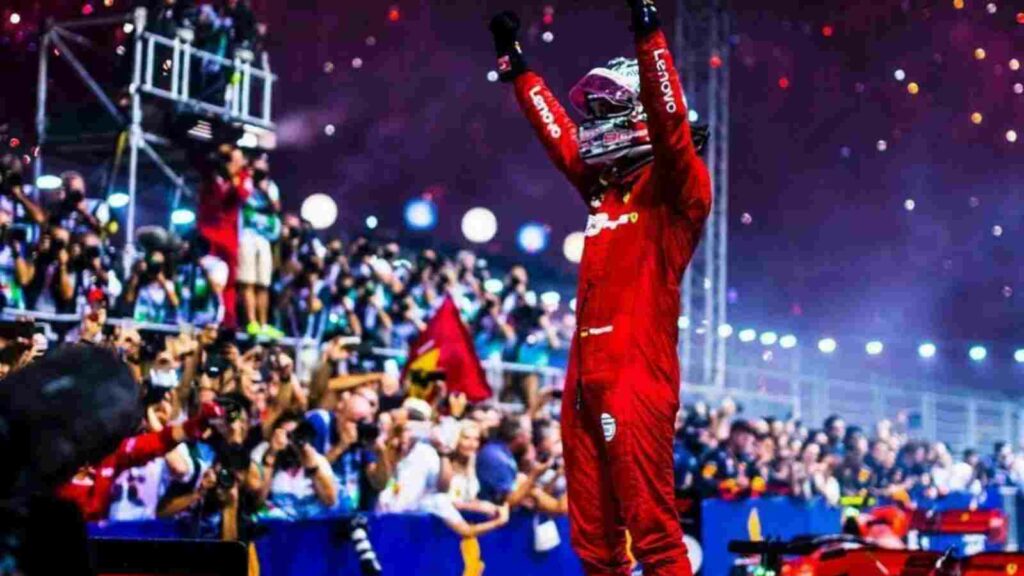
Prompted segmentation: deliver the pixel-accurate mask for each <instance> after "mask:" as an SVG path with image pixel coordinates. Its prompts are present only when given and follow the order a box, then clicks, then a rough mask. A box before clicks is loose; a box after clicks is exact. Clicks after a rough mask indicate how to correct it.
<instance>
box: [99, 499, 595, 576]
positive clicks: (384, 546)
mask: <svg viewBox="0 0 1024 576" xmlns="http://www.w3.org/2000/svg"><path fill="white" fill-rule="evenodd" d="M369 520H370V522H369V526H370V528H369V532H370V541H371V542H372V543H373V545H374V548H375V549H376V551H377V556H378V558H379V559H380V562H381V565H382V566H383V568H384V574H396V575H398V574H423V575H428V574H429V575H430V576H461V575H463V574H467V575H469V574H481V572H480V571H479V570H477V568H479V566H480V563H482V564H483V567H484V570H483V572H482V574H486V576H525V575H527V574H558V575H560V576H582V574H583V571H582V569H581V567H580V563H579V560H578V559H577V558H576V556H575V554H573V552H572V549H571V548H570V547H569V527H568V520H567V519H565V518H558V519H556V524H557V526H558V532H559V535H560V536H561V544H560V545H559V546H558V547H556V548H554V549H553V550H550V551H548V552H543V553H538V552H535V551H534V549H533V545H534V537H533V530H534V528H533V524H534V522H533V515H532V514H527V513H522V514H514V515H513V516H512V519H511V520H510V522H509V524H508V525H507V526H505V527H503V528H501V529H500V530H497V531H495V532H491V533H490V534H487V535H484V536H481V537H480V538H479V540H477V541H474V540H470V541H460V540H459V537H458V536H456V535H455V533H454V532H452V531H451V530H449V529H448V528H447V527H446V526H445V525H444V524H443V523H442V522H441V520H439V519H437V518H434V517H431V516H413V515H394V514H392V515H378V516H371V517H370V519H369ZM343 524H344V522H343V521H342V520H341V519H337V518H335V519H320V520H307V521H303V522H265V523H263V526H265V527H266V531H265V534H264V535H262V536H260V537H259V538H257V540H256V551H257V557H258V559H259V563H260V574H263V575H265V576H328V575H331V576H333V575H337V574H360V573H361V572H360V570H359V562H358V558H357V557H356V554H355V551H354V549H353V546H352V543H351V542H350V541H348V540H347V539H346V538H345V536H344V529H343ZM191 533H192V531H191V527H190V526H186V525H184V524H182V523H177V522H172V521H154V522H121V523H107V524H95V525H92V526H90V529H89V535H90V536H91V537H94V538H104V537H105V538H187V537H189V535H190V534H191Z"/></svg>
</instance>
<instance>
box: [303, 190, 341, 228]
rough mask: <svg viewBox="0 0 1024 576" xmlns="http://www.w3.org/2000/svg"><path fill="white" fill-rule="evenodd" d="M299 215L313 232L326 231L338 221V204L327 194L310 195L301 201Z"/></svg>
mask: <svg viewBox="0 0 1024 576" xmlns="http://www.w3.org/2000/svg"><path fill="white" fill-rule="evenodd" d="M299 214H300V215H301V216H302V219H303V220H305V221H307V222H309V223H310V224H311V225H312V226H313V229H314V230H326V229H327V228H330V227H331V226H333V225H334V222H335V221H336V220H337V219H338V204H337V203H336V202H335V201H334V198H331V197H330V196H328V195H327V194H321V193H317V194H310V195H309V196H308V197H307V198H306V199H305V200H303V201H302V208H301V210H300V211H299Z"/></svg>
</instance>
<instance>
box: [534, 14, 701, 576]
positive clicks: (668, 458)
mask: <svg viewBox="0 0 1024 576" xmlns="http://www.w3.org/2000/svg"><path fill="white" fill-rule="evenodd" d="M637 52H638V59H639V65H640V74H641V90H640V98H641V102H642V103H643V105H644V110H645V111H646V113H647V115H648V129H649V131H650V137H651V140H652V148H653V155H654V159H653V161H652V162H651V163H649V164H647V165H645V166H643V167H641V168H639V169H637V170H635V171H634V172H632V173H631V174H627V175H624V176H616V175H615V174H614V173H611V174H610V173H609V171H608V170H604V171H602V170H601V169H600V168H597V167H592V166H588V165H587V164H585V163H584V162H583V161H582V160H581V158H580V154H579V150H578V144H577V127H576V125H575V124H574V123H573V121H572V120H571V119H570V118H569V116H568V115H567V114H566V112H565V109H564V108H563V107H562V106H561V105H560V104H559V103H558V101H557V100H556V99H555V98H554V96H553V95H552V94H551V92H550V90H549V89H548V87H547V86H546V85H545V84H544V81H543V80H542V79H541V78H540V76H538V75H537V74H534V73H533V72H526V73H524V74H521V75H520V76H518V77H517V78H516V79H515V89H516V96H517V99H518V101H519V104H520V106H521V108H522V109H523V111H524V113H525V114H526V116H527V117H528V118H529V120H530V122H531V124H532V125H533V127H534V129H535V130H536V132H537V134H538V135H539V136H540V139H541V141H542V142H543V144H544V147H545V148H546V149H547V152H548V155H549V156H550V157H551V160H552V161H554V163H555V165H556V167H557V168H558V169H559V170H560V171H562V172H563V173H564V174H565V175H566V176H567V177H568V179H569V181H570V182H571V183H572V185H573V186H574V187H575V188H576V189H577V190H579V191H580V193H581V194H582V196H583V198H584V200H585V201H586V202H587V203H588V206H589V216H588V220H587V227H586V241H585V244H584V246H585V247H584V251H583V260H582V263H581V268H580V273H579V288H578V294H577V316H578V319H577V332H576V334H575V336H574V338H573V343H572V350H571V352H570V354H571V356H570V361H569V369H568V373H567V378H566V385H565V393H564V399H563V406H562V434H563V438H564V442H565V463H566V474H567V479H568V485H569V517H570V525H571V527H572V529H571V532H572V536H571V539H572V543H573V547H574V548H575V550H576V552H577V553H578V554H579V556H580V558H581V560H582V561H583V565H584V569H585V571H586V573H587V574H588V575H591V576H593V575H598V574H600V575H605V574H607V575H616V576H619V575H625V574H629V561H628V559H627V553H626V538H625V532H626V530H628V531H629V533H630V536H631V538H632V552H633V555H634V556H635V557H636V559H637V560H638V561H639V562H640V563H642V564H643V566H644V574H645V575H647V576H652V575H669V574H671V575H672V576H679V575H687V576H689V575H690V574H691V569H690V565H689V561H688V560H687V558H686V549H685V547H684V545H683V543H682V531H681V529H680V527H679V522H678V519H677V517H676V513H675V508H674V494H673V470H672V439H673V435H674V425H675V417H676V412H677V411H678V409H679V386H680V370H679V358H678V355H677V352H676V345H677V341H678V336H679V334H678V318H679V313H680V299H679V286H680V282H681V280H682V276H683V272H684V271H685V269H686V266H687V265H688V264H689V261H690V258H691V256H692V255H693V252H694V250H695V248H696V246H697V243H698V242H699V240H700V236H701V232H702V230H703V227H704V222H705V221H706V220H707V217H708V214H709V213H710V208H711V183H710V178H709V175H708V171H707V168H706V166H705V165H704V163H703V161H702V160H701V159H700V158H699V157H698V155H697V151H696V149H695V148H694V146H693V142H692V140H691V137H690V126H689V123H688V121H687V110H686V107H685V104H684V102H683V90H682V86H681V84H680V82H679V76H678V74H677V73H676V70H675V65H674V64H673V59H672V56H671V54H669V51H668V46H667V43H666V40H665V36H664V34H663V33H662V32H660V31H655V32H652V33H650V34H647V35H645V36H643V37H641V38H638V39H637Z"/></svg>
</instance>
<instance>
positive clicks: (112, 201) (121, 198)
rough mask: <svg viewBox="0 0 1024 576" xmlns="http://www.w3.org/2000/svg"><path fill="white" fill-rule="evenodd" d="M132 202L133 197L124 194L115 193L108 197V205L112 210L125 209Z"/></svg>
mask: <svg viewBox="0 0 1024 576" xmlns="http://www.w3.org/2000/svg"><path fill="white" fill-rule="evenodd" d="M129 202H131V197H130V196H128V194H126V193H124V192H114V193H113V194H111V195H110V196H108V197H107V205H108V206H110V207H111V208H124V207H125V206H127V205H128V203H129Z"/></svg>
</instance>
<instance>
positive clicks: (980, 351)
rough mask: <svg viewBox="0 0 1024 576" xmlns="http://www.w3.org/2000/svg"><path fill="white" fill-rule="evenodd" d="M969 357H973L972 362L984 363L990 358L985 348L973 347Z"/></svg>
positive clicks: (968, 353)
mask: <svg viewBox="0 0 1024 576" xmlns="http://www.w3.org/2000/svg"><path fill="white" fill-rule="evenodd" d="M967 355H968V356H970V357H971V360H974V361H975V362H982V361H984V360H985V358H987V357H988V350H986V349H985V347H984V346H971V349H970V351H968V352H967Z"/></svg>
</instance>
